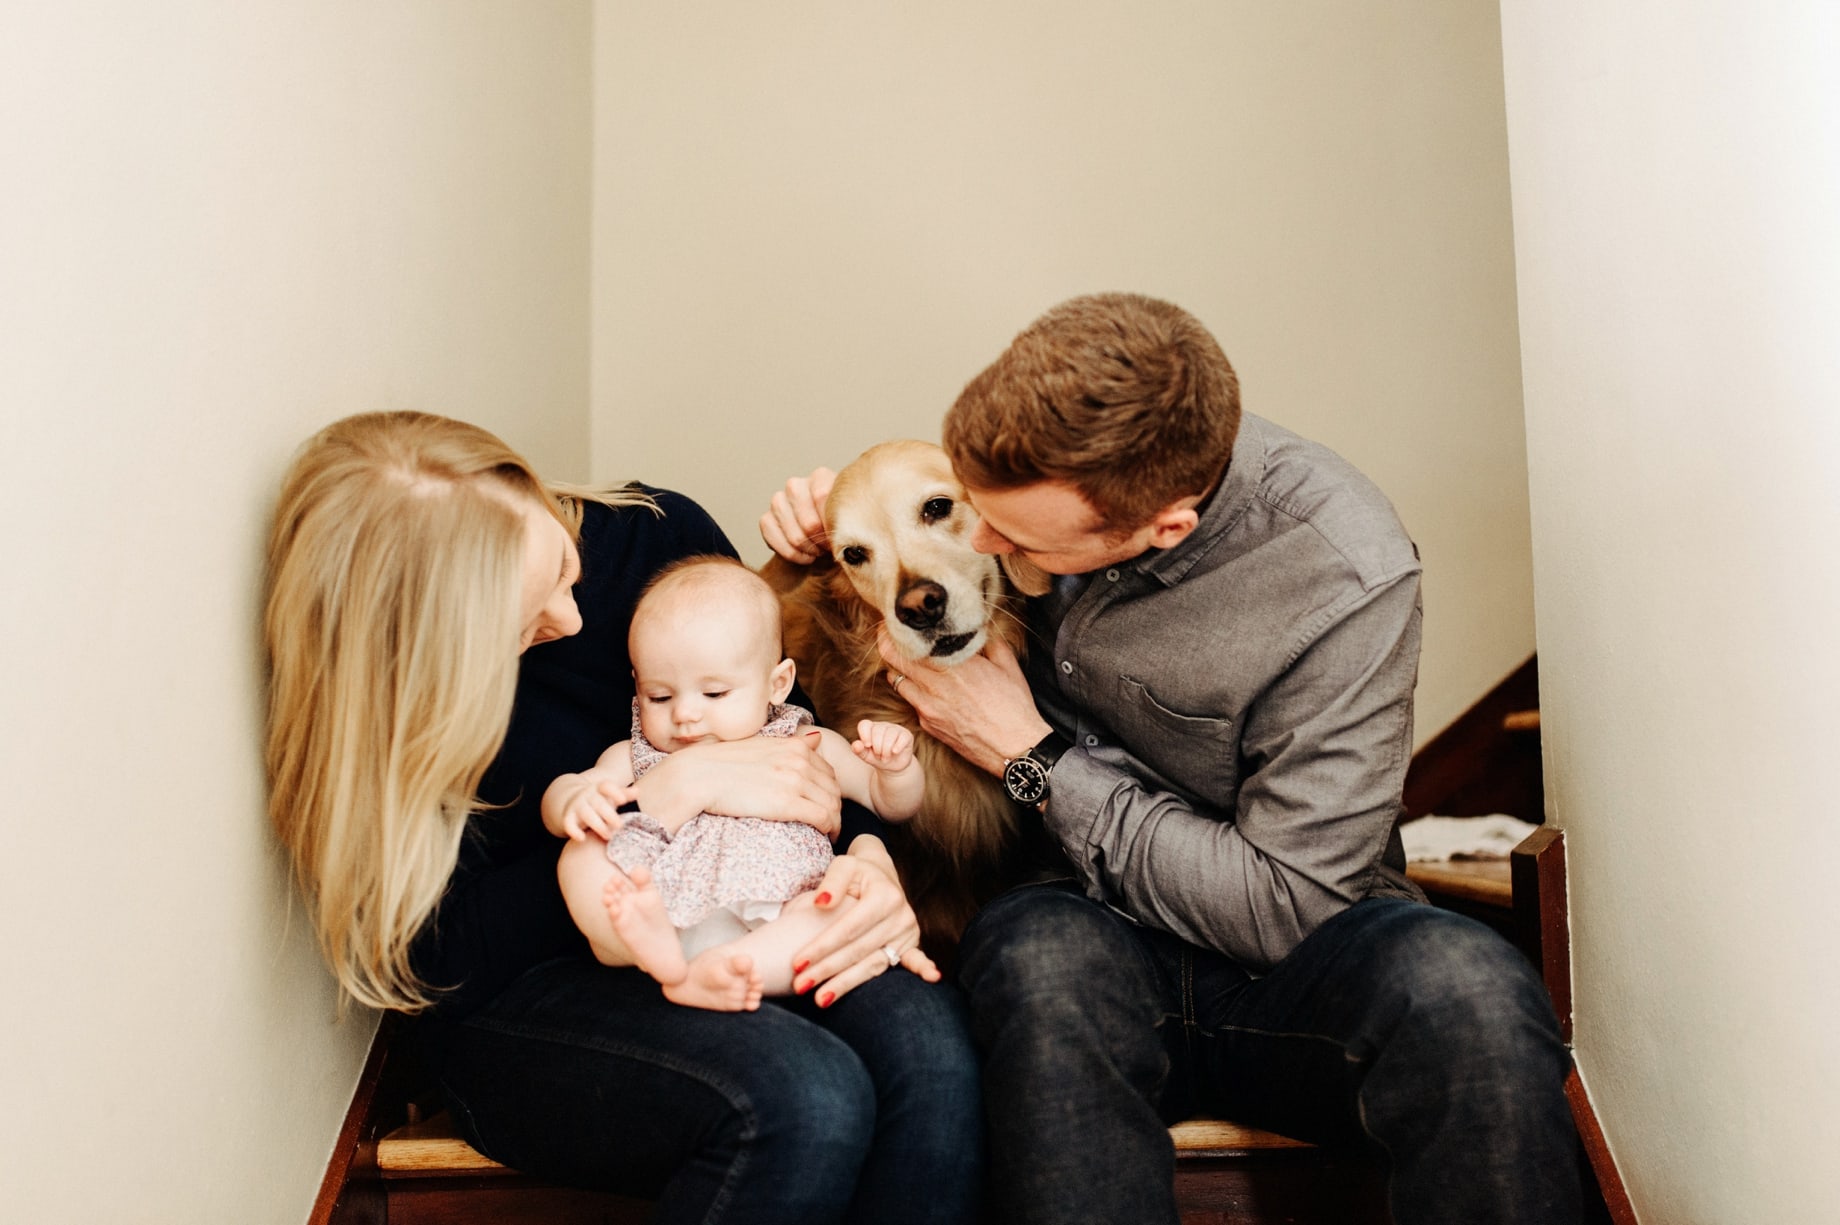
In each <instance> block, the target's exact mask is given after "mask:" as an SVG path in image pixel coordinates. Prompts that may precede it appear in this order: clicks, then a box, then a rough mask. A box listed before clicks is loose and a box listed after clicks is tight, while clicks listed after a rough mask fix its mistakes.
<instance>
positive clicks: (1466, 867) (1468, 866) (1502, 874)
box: [1406, 859, 1514, 910]
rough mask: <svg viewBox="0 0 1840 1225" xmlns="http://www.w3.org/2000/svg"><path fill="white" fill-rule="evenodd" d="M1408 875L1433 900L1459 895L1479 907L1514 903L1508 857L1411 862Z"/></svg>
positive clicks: (1497, 906)
mask: <svg viewBox="0 0 1840 1225" xmlns="http://www.w3.org/2000/svg"><path fill="white" fill-rule="evenodd" d="M1406 875H1407V876H1408V877H1410V878H1411V879H1412V880H1413V881H1414V882H1415V883H1416V884H1417V885H1418V887H1419V888H1420V889H1423V890H1424V891H1425V892H1426V893H1427V894H1429V895H1430V896H1431V897H1432V898H1433V899H1434V900H1435V899H1437V898H1444V897H1450V898H1460V899H1462V900H1463V901H1466V902H1474V903H1476V904H1477V905H1479V906H1493V907H1496V908H1498V909H1501V910H1510V909H1512V908H1513V906H1514V884H1513V869H1512V868H1511V867H1510V865H1509V862H1508V861H1507V860H1506V859H1449V860H1444V861H1442V862H1439V863H1410V864H1407V865H1406Z"/></svg>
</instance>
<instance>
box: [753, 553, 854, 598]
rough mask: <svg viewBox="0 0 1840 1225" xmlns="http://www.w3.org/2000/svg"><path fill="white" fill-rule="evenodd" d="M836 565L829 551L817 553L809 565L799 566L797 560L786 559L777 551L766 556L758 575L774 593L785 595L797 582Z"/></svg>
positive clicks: (795, 586) (822, 572)
mask: <svg viewBox="0 0 1840 1225" xmlns="http://www.w3.org/2000/svg"><path fill="white" fill-rule="evenodd" d="M836 566H837V563H836V562H835V561H834V560H832V558H831V555H830V554H829V553H820V554H818V560H817V561H814V562H812V563H811V564H810V565H809V566H801V565H799V564H798V563H797V562H793V561H787V560H786V559H785V558H783V557H781V556H780V555H779V554H778V553H775V554H773V555H772V556H771V557H769V558H767V563H766V565H764V566H762V567H761V568H760V577H761V578H764V579H766V580H767V586H769V587H771V588H773V591H774V594H776V595H785V594H786V593H787V592H789V591H793V590H795V589H797V587H798V586H799V584H801V583H803V582H804V581H805V580H806V579H808V578H810V577H811V576H812V575H814V574H816V575H823V574H825V573H827V572H829V571H830V570H833V569H835V568H836Z"/></svg>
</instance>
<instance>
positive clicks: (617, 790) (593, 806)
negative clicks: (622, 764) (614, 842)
mask: <svg viewBox="0 0 1840 1225" xmlns="http://www.w3.org/2000/svg"><path fill="white" fill-rule="evenodd" d="M635 798H636V793H635V792H634V791H633V789H632V788H631V787H622V786H621V785H620V784H618V783H616V782H614V781H613V780H612V779H604V780H602V781H601V782H599V783H595V782H588V781H584V782H582V783H581V784H580V785H579V786H578V787H576V789H575V790H574V792H573V793H571V794H570V795H569V796H568V797H567V799H566V800H564V801H563V809H562V832H563V833H565V834H567V835H568V836H569V837H570V838H573V839H574V840H575V841H577V842H580V841H582V840H583V839H585V838H586V837H587V836H588V834H589V832H590V831H592V832H593V833H596V834H599V835H600V836H601V837H602V838H611V837H612V836H613V835H614V834H616V833H618V832H619V831H620V829H621V827H623V826H624V825H625V824H626V822H625V820H624V819H623V818H622V817H621V816H620V812H619V809H620V805H622V804H629V803H631V802H632V801H633V800H634V799H635Z"/></svg>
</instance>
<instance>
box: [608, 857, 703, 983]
mask: <svg viewBox="0 0 1840 1225" xmlns="http://www.w3.org/2000/svg"><path fill="white" fill-rule="evenodd" d="M601 904H602V905H604V906H606V907H607V918H608V920H609V921H610V922H611V923H612V924H613V930H614V931H615V932H617V933H618V934H619V937H620V939H621V940H623V941H625V942H626V947H627V948H629V949H631V950H632V955H633V960H634V961H636V962H638V963H639V968H640V969H641V970H644V971H645V972H646V973H647V974H650V975H651V976H652V977H653V978H655V979H657V980H658V981H659V982H661V983H680V982H682V981H683V980H684V974H685V973H686V972H687V971H688V967H687V966H686V965H685V964H684V946H683V943H682V942H681V941H680V940H678V938H677V929H676V928H675V927H672V926H671V917H670V916H669V915H668V914H666V913H665V908H664V897H663V895H661V894H660V893H659V892H658V890H657V889H656V888H655V887H654V886H653V885H652V874H651V872H650V871H649V870H648V869H646V868H634V869H633V870H632V871H631V872H630V873H624V874H623V873H619V872H615V873H614V874H613V875H611V876H609V877H608V878H607V887H606V888H605V889H603V890H602V891H601Z"/></svg>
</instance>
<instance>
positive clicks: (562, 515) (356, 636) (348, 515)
mask: <svg viewBox="0 0 1840 1225" xmlns="http://www.w3.org/2000/svg"><path fill="white" fill-rule="evenodd" d="M526 498H528V499H530V500H531V501H533V502H535V503H536V504H538V505H541V506H543V507H545V508H547V509H548V510H549V511H550V512H551V513H552V514H554V515H555V516H556V517H557V519H558V520H560V521H561V522H562V523H563V524H564V525H565V526H566V527H568V528H569V530H570V532H571V534H573V533H574V532H575V530H576V528H577V525H578V524H579V507H578V505H576V504H574V502H573V499H571V500H570V503H569V504H568V505H564V504H563V503H561V502H559V501H558V499H557V498H556V497H555V496H554V495H553V494H552V493H551V491H550V490H549V489H548V488H547V487H545V485H544V484H543V482H542V481H541V480H539V479H538V477H537V474H536V473H535V472H534V471H532V470H531V467H530V465H529V464H528V463H526V462H525V461H524V459H523V458H522V457H520V456H519V455H518V454H517V453H516V452H514V451H512V450H511V449H510V448H509V447H507V446H506V445H505V444H504V443H503V442H501V441H499V439H497V438H496V437H494V436H493V435H492V434H490V433H488V432H486V431H485V430H482V429H479V428H478V427H477V426H472V425H468V424H466V423H464V422H460V421H454V420H450V419H448V418H445V417H437V416H432V415H429V414H426V413H367V414H363V415H360V416H356V417H347V418H346V419H344V420H343V421H338V422H335V423H333V424H332V425H330V426H327V427H326V428H325V429H324V430H321V431H320V432H319V433H318V434H317V435H315V436H314V437H313V438H312V439H310V440H309V441H308V442H307V444H306V446H305V447H304V448H302V450H301V453H300V454H299V456H298V457H297V458H296V459H295V461H294V464H293V466H292V467H291V468H290V469H289V471H288V474H287V477H286V479H285V481H284V482H283V484H282V488H281V498H280V502H279V504H278V505H277V507H276V510H275V521H274V527H273V530H272V532H271V534H270V536H269V542H268V575H267V593H266V594H267V603H266V613H265V616H264V625H263V629H264V634H265V637H266V641H267V647H268V659H269V666H270V687H269V703H268V746H267V764H268V778H269V787H270V794H269V815H270V817H271V819H272V820H273V821H274V824H275V829H276V830H277V832H278V833H279V835H280V837H281V841H282V842H283V844H285V845H286V847H287V849H288V851H289V853H290V854H291V855H292V856H293V862H294V870H295V873H296V876H297V877H298V879H299V882H300V887H301V892H302V894H303V896H304V897H305V898H306V901H307V906H308V909H309V911H310V913H311V915H312V918H313V924H314V927H315V929H316V930H317V932H318V933H319V939H320V945H321V948H322V950H323V951H324V953H325V956H326V960H327V961H328V963H330V965H331V967H332V969H333V971H334V973H336V974H337V975H338V978H339V982H340V983H341V984H342V985H343V986H344V988H345V990H346V991H347V992H349V993H350V995H351V996H352V998H354V999H356V1000H358V1001H360V1002H362V1003H365V1004H369V1005H372V1006H374V1007H379V1008H399V1009H407V1010H415V1009H418V1008H421V1007H424V1006H425V1005H427V1004H428V1003H429V1002H430V999H431V985H430V984H426V983H423V982H421V981H420V980H418V979H417V977H416V975H415V973H414V971H413V969H412V968H411V967H410V964H409V949H410V945H411V943H412V942H413V941H414V938H415V935H416V933H417V932H418V931H419V930H420V929H421V927H422V925H423V924H424V923H425V922H427V920H428V918H429V916H430V915H431V914H432V913H433V911H434V909H435V906H436V905H437V903H438V902H439V901H440V899H441V894H442V891H443V889H444V888H445V886H446V883H447V879H448V877H449V876H450V875H451V874H452V872H453V869H454V865H455V863H456V862H457V860H458V857H459V845H460V836H461V834H462V832H463V831H464V830H465V827H466V819H467V815H468V814H469V813H470V812H471V811H472V810H473V808H474V807H475V806H476V805H477V800H476V799H475V792H476V790H477V788H478V786H479V780H480V777H481V776H482V775H483V774H484V773H485V769H486V766H487V765H488V764H489V763H490V762H491V760H492V758H493V757H494V756H495V755H496V754H497V752H498V749H499V746H500V745H501V744H502V743H503V741H504V736H505V729H506V725H507V724H508V723H509V722H510V719H511V704H512V697H513V694H514V693H515V690H516V687H517V669H518V646H519V633H520V630H521V628H522V626H521V625H520V621H521V612H520V610H519V607H518V604H519V593H520V591H521V585H520V584H521V576H522V567H523V557H524V548H525V544H524V542H525V526H524V519H523V516H522V514H521V512H520V511H519V509H518V507H519V504H520V503H521V502H522V501H523V499H526ZM608 500H609V501H616V502H617V501H631V500H634V499H633V498H631V497H624V498H621V497H614V498H609V499H608Z"/></svg>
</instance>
